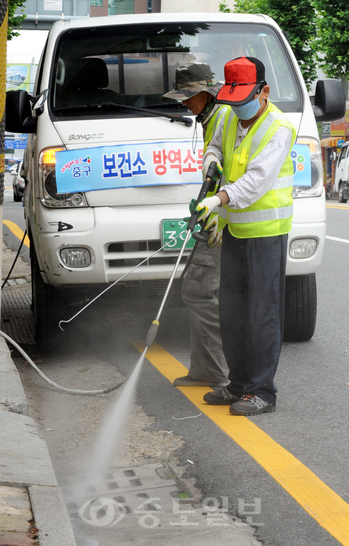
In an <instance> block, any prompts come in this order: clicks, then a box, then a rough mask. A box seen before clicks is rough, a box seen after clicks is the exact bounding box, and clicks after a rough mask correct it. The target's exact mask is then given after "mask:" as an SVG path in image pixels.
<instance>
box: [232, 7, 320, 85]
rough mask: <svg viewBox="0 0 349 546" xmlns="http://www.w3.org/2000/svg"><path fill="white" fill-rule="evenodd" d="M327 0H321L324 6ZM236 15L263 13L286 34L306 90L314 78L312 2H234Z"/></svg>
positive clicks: (314, 22) (314, 28) (314, 21)
mask: <svg viewBox="0 0 349 546" xmlns="http://www.w3.org/2000/svg"><path fill="white" fill-rule="evenodd" d="M325 1H326V0H324V3H325ZM234 11H235V12H236V13H263V14H264V15H269V17H272V19H274V20H275V21H276V22H277V24H278V25H279V27H280V28H281V30H283V31H284V32H285V33H287V36H288V38H289V41H290V44H291V47H292V49H293V52H294V54H295V57H296V59H297V61H298V64H299V67H300V69H301V71H302V74H303V78H304V81H305V83H306V85H307V86H308V87H310V84H311V82H312V81H314V80H315V78H316V63H317V54H316V51H315V47H314V44H315V42H314V40H315V37H316V19H317V16H316V13H315V9H314V6H313V4H312V0H298V1H297V2H294V0H237V1H236V3H235V6H234Z"/></svg>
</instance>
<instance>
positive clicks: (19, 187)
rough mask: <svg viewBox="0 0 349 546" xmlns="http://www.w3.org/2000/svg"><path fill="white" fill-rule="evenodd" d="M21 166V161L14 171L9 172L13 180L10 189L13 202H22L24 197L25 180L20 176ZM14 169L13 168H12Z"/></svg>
mask: <svg viewBox="0 0 349 546" xmlns="http://www.w3.org/2000/svg"><path fill="white" fill-rule="evenodd" d="M22 164H23V161H21V162H20V163H18V165H17V166H16V167H15V170H14V171H12V172H11V170H10V172H11V174H12V176H13V179H12V187H13V200H14V201H22V199H23V195H24V188H25V180H24V178H23V177H22V176H21V171H22ZM12 169H14V167H12Z"/></svg>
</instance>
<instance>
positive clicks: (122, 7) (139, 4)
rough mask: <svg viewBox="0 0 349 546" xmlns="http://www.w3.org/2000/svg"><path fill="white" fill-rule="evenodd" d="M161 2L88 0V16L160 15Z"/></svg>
mask: <svg viewBox="0 0 349 546" xmlns="http://www.w3.org/2000/svg"><path fill="white" fill-rule="evenodd" d="M160 11H161V0H90V16H91V17H102V16H104V15H122V14H125V13H160Z"/></svg>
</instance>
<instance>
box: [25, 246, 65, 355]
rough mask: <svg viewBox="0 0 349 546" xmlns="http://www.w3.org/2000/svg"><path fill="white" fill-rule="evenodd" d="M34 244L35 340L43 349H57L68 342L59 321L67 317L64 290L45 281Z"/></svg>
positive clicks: (33, 303) (33, 306)
mask: <svg viewBox="0 0 349 546" xmlns="http://www.w3.org/2000/svg"><path fill="white" fill-rule="evenodd" d="M33 247H34V245H33V244H32V245H31V249H32V250H31V272H32V310H33V313H34V340H35V343H36V345H37V347H38V348H39V349H40V350H43V351H46V352H47V351H52V350H54V349H57V348H58V347H59V346H61V345H62V343H64V344H65V343H66V342H67V335H68V334H67V333H66V332H62V330H60V328H59V326H58V323H59V321H60V320H62V319H63V318H66V316H65V314H66V313H67V308H66V306H65V305H64V303H63V298H62V290H59V289H57V288H54V287H53V286H50V285H48V284H46V283H44V281H43V279H42V277H41V273H40V268H39V264H38V260H37V257H36V254H35V250H34V248H33Z"/></svg>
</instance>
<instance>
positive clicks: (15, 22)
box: [7, 0, 26, 40]
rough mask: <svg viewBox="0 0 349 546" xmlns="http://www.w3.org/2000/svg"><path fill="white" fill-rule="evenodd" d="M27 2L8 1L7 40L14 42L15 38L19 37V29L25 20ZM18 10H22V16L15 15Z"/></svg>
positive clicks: (21, 0)
mask: <svg viewBox="0 0 349 546" xmlns="http://www.w3.org/2000/svg"><path fill="white" fill-rule="evenodd" d="M25 2H26V0H8V30H7V39H8V40H12V38H13V37H14V36H19V32H18V31H19V29H20V27H21V23H22V21H23V20H24V19H25V17H26V16H25V15H24V13H23V12H24V4H25ZM18 8H22V9H21V15H15V12H16V11H17V9H18Z"/></svg>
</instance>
